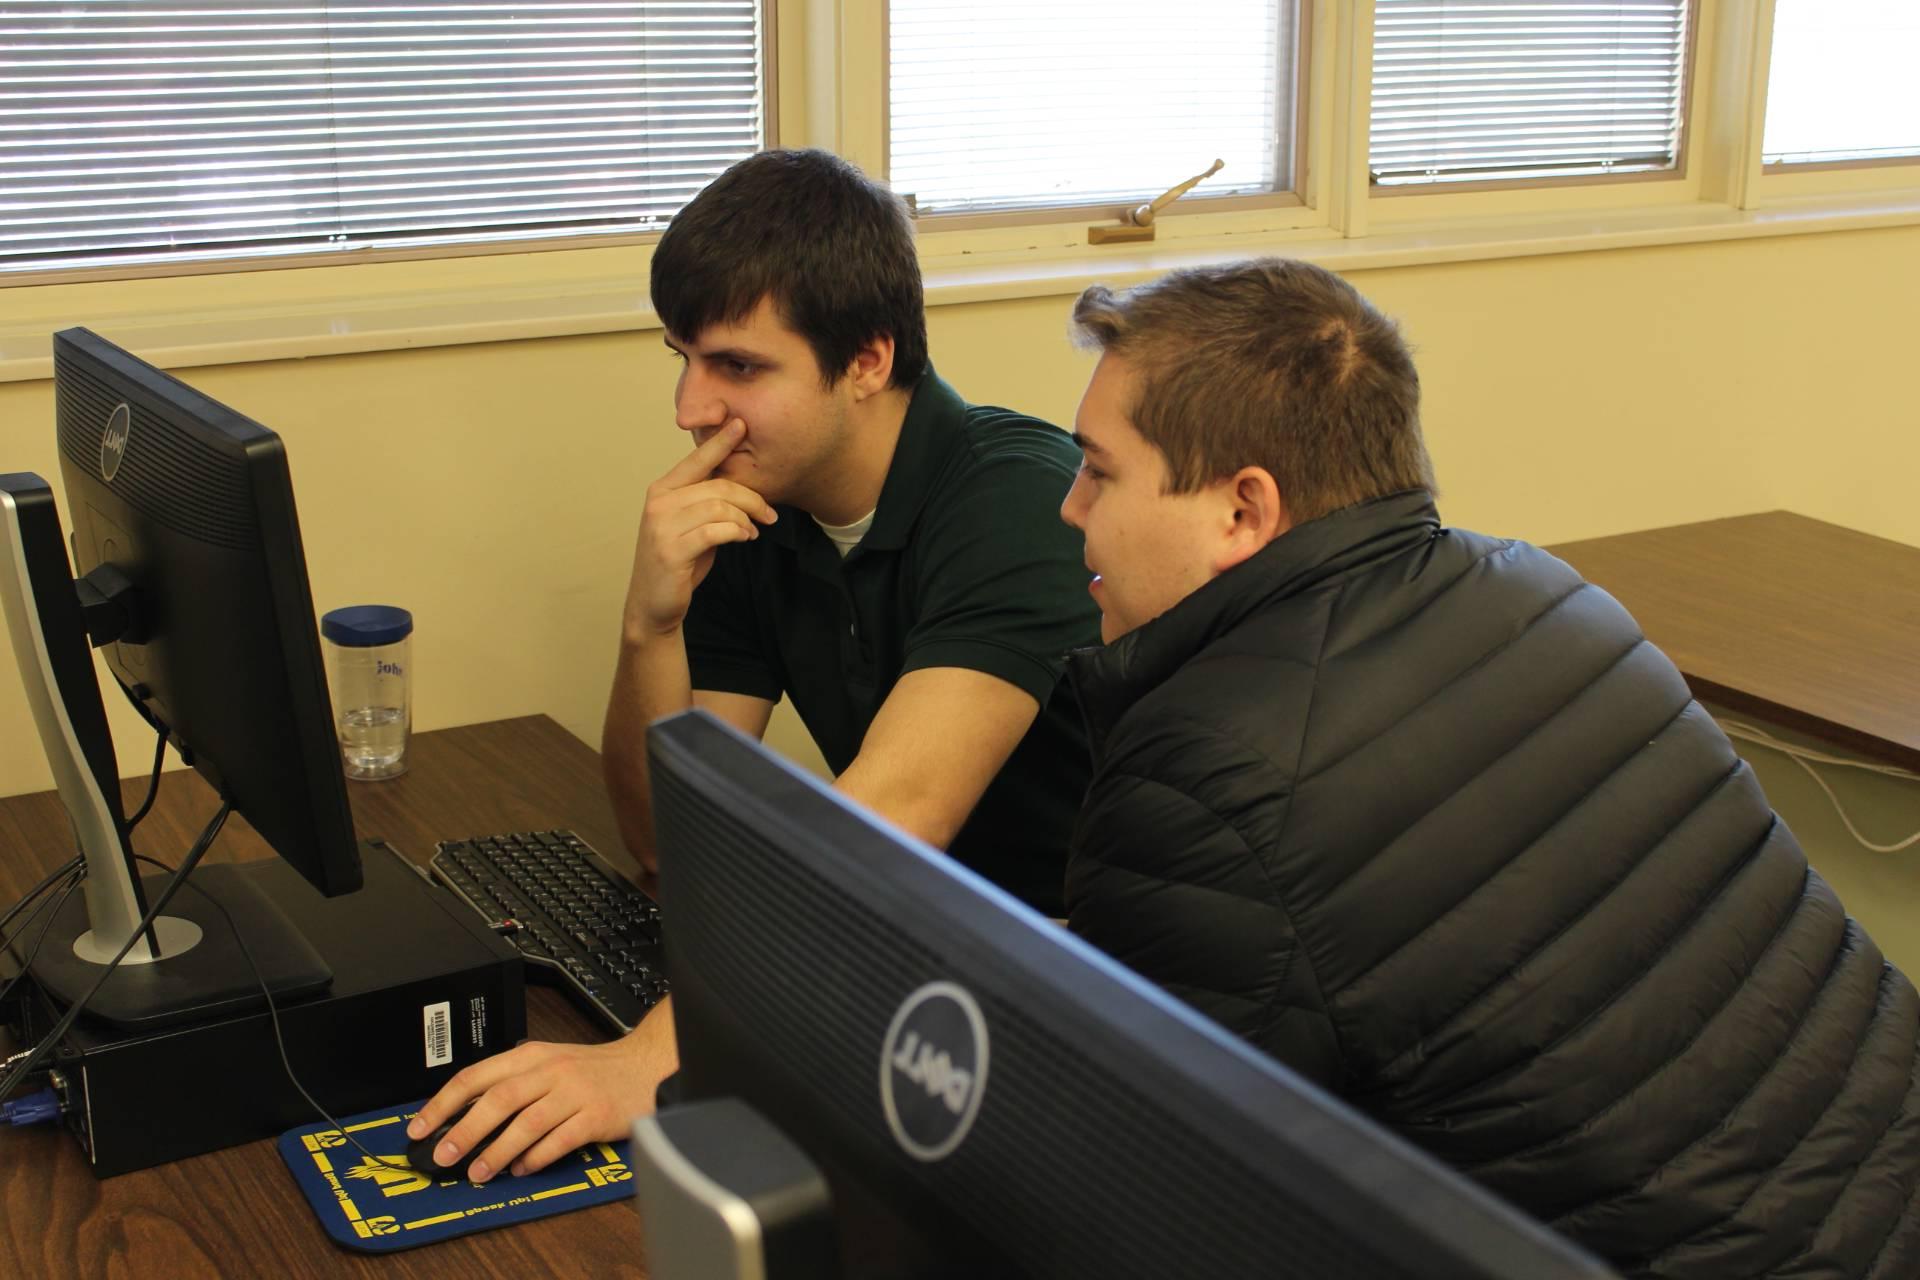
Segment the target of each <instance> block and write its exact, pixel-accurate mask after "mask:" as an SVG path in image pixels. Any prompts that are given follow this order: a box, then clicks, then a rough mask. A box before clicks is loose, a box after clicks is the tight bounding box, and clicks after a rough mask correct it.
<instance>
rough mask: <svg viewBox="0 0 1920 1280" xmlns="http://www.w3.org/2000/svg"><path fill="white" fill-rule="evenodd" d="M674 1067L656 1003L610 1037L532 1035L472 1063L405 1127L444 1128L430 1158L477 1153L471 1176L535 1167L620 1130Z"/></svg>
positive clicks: (421, 1134)
mask: <svg viewBox="0 0 1920 1280" xmlns="http://www.w3.org/2000/svg"><path fill="white" fill-rule="evenodd" d="M678 1066H679V1055H678V1053H677V1050H676V1046H675V1044H674V1038H673V1014H672V1011H671V1008H670V1001H666V1000H663V1001H661V1002H660V1003H659V1004H657V1005H655V1006H654V1007H653V1008H652V1009H651V1010H650V1011H648V1013H647V1016H646V1017H645V1018H643V1019H641V1022H640V1025H639V1026H637V1027H635V1028H634V1029H633V1031H632V1032H631V1033H629V1034H628V1035H627V1036H625V1037H623V1038H622V1039H619V1040H615V1041H613V1042H612V1043H610V1044H546V1043H542V1042H539V1041H531V1040H530V1041H528V1042H527V1043H525V1044H523V1045H521V1046H519V1047H518V1048H515V1049H509V1050H508V1051H507V1052H505V1053H502V1054H497V1055H495V1056H494V1057H491V1058H486V1059H483V1060H482V1061H480V1062H476V1063H474V1064H473V1065H472V1066H470V1067H467V1068H465V1069H464V1070H462V1071H460V1072H459V1073H458V1074H456V1075H455V1076H454V1077H453V1078H452V1079H451V1080H449V1081H447V1083H446V1085H445V1087H443V1088H442V1089H441V1090H440V1092H439V1093H437V1094H435V1095H434V1096H433V1097H431V1098H429V1099H428V1100H427V1102H426V1104H425V1105H424V1106H422V1107H421V1108H420V1113H419V1114H418V1115H416V1116H415V1117H414V1118H413V1120H412V1121H411V1122H410V1123H409V1124H408V1125H407V1137H408V1139H409V1140H415V1141H418V1140H423V1139H425V1138H427V1137H428V1136H429V1135H434V1134H435V1131H436V1130H438V1129H440V1128H441V1127H442V1126H443V1125H446V1126H450V1127H448V1128H447V1130H446V1136H445V1137H444V1138H440V1139H439V1141H440V1142H442V1143H443V1144H450V1145H451V1148H452V1149H451V1150H448V1151H445V1152H444V1154H441V1153H436V1156H438V1157H439V1158H438V1159H435V1157H434V1156H430V1157H429V1159H430V1160H434V1163H436V1164H439V1165H440V1166H441V1167H443V1168H450V1167H451V1166H453V1165H455V1164H458V1163H459V1161H460V1159H461V1157H463V1156H465V1155H467V1154H468V1153H469V1152H473V1153H477V1154H476V1155H475V1156H474V1158H473V1159H471V1160H470V1161H469V1162H468V1164H467V1178H468V1180H469V1181H471V1182H485V1181H487V1179H489V1178H491V1177H492V1176H493V1175H494V1174H495V1173H497V1172H498V1171H499V1170H501V1169H505V1168H508V1167H511V1168H512V1171H513V1172H514V1173H516V1174H524V1173H537V1172H539V1171H540V1170H541V1169H544V1168H546V1167H547V1166H548V1165H550V1164H552V1163H553V1162H554V1161H555V1160H558V1159H560V1158H561V1157H562V1156H564V1155H566V1154H567V1153H568V1152H570V1151H574V1150H577V1149H578V1148H580V1147H583V1146H586V1145H587V1144H588V1143H590V1142H613V1141H617V1140H618V1139H620V1138H624V1137H626V1136H628V1134H629V1133H630V1132H631V1131H632V1128H633V1122H634V1120H635V1118H636V1117H639V1116H643V1115H646V1114H648V1113H649V1112H651V1111H652V1110H653V1097H654V1090H655V1089H657V1088H658V1087H659V1084H660V1082H661V1081H662V1080H664V1079H666V1078H667V1077H668V1076H669V1075H672V1074H673V1072H674V1070H675V1068H676V1067H678ZM502 1125H505V1128H504V1129H503V1128H501V1126H502ZM415 1167H416V1168H419V1167H423V1166H420V1165H416V1166H415ZM424 1167H427V1168H432V1167H433V1166H432V1165H427V1166H424Z"/></svg>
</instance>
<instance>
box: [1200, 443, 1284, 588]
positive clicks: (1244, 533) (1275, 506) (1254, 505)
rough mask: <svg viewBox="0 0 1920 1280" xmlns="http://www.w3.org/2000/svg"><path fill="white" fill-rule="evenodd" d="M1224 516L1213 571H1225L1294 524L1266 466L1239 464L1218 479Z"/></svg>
mask: <svg viewBox="0 0 1920 1280" xmlns="http://www.w3.org/2000/svg"><path fill="white" fill-rule="evenodd" d="M1220 496H1221V498H1222V500H1223V502H1224V504H1225V509H1224V512H1223V514H1224V515H1225V516H1226V518H1227V522H1228V523H1227V526H1226V528H1225V530H1224V533H1225V535H1226V536H1225V538H1224V539H1223V540H1222V542H1221V544H1220V549H1219V551H1218V552H1217V553H1216V554H1215V556H1214V563H1213V571H1214V572H1215V573H1225V572H1226V571H1227V570H1228V569H1231V568H1233V566H1235V565H1237V564H1239V563H1240V562H1242V561H1243V560H1248V559H1250V558H1252V557H1253V555H1254V554H1255V553H1257V552H1258V551H1259V550H1260V549H1261V548H1263V547H1265V546H1266V545H1267V544H1268V543H1269V542H1272V541H1273V540H1274V539H1275V538H1277V537H1279V536H1280V535H1281V534H1283V533H1285V532H1286V531H1287V530H1289V529H1291V528H1292V527H1293V520H1292V519H1291V518H1290V517H1289V516H1288V515H1287V504H1286V502H1285V500H1284V499H1282V498H1281V496H1280V486H1279V485H1278V484H1276V483H1275V482H1274V479H1273V473H1272V472H1270V471H1268V470H1267V469H1266V468H1265V467H1242V468H1240V470H1238V471H1236V472H1234V473H1233V474H1232V475H1231V476H1228V477H1227V478H1226V479H1225V480H1222V481H1220Z"/></svg>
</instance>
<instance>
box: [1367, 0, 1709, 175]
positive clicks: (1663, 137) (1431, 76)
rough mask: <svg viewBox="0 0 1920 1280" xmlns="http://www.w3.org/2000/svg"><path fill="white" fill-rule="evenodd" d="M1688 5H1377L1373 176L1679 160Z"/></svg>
mask: <svg viewBox="0 0 1920 1280" xmlns="http://www.w3.org/2000/svg"><path fill="white" fill-rule="evenodd" d="M1687 20H1688V2H1687V0H1617V2H1616V3H1581V2H1580V0H1378V3H1377V5H1376V7H1375V10H1374V31H1373V127H1372V133H1371V138H1370V146H1369V157H1370V169H1371V180H1372V182H1373V183H1374V184H1375V185H1377V186H1381V187H1394V186H1412V185H1421V184H1431V183H1440V182H1447V183H1454V182H1479V181H1488V180H1493V179H1522V180H1527V181H1537V180H1539V179H1543V178H1564V177H1594V176H1598V175H1605V174H1616V173H1631V172H1635V171H1648V170H1660V169H1673V168H1675V167H1676V166H1677V165H1678V163H1679V157H1680V134H1681V128H1680V126H1681V106H1682V103H1683V101H1684V93H1683V89H1684V86H1685V81H1686V70H1687Z"/></svg>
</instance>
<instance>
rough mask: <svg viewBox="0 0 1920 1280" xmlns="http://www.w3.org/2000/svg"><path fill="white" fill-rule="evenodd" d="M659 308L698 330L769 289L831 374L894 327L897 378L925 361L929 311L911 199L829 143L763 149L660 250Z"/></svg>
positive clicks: (720, 181)
mask: <svg viewBox="0 0 1920 1280" xmlns="http://www.w3.org/2000/svg"><path fill="white" fill-rule="evenodd" d="M650 287H651V291H652V294H653V309H654V311H655V312H657V313H658V314H659V316H660V320H661V323H662V324H664V325H666V327H667V332H668V333H671V334H674V335H677V336H679V337H682V338H687V339H693V338H697V337H698V336H699V335H700V334H701V333H702V332H703V331H704V330H705V329H707V327H708V326H710V325H714V324H736V323H738V322H739V321H741V320H744V319H745V318H746V317H747V316H748V315H750V314H752V312H753V309H754V308H755V307H757V306H759V305H760V301H761V299H763V298H767V299H771V300H772V302H773V305H774V306H775V307H776V308H777V309H778V310H779V313H780V315H781V318H782V319H783V320H785V322H786V323H787V325H788V326H789V327H790V328H792V329H793V330H794V332H796V333H798V334H799V335H800V336H801V337H803V338H805V339H806V340H807V345H808V346H810V347H811V348H812V349H813V357H814V360H815V361H816V362H817V363H818V364H819V366H820V377H821V380H822V381H823V382H824V383H825V384H826V385H827V386H832V385H833V384H834V383H835V382H837V381H839V380H840V378H841V376H842V375H844V374H845V373H846V371H847V366H848V365H850V364H852V363H853V358H854V355H855V354H856V353H857V352H858V351H859V350H860V347H861V346H862V345H863V344H864V343H866V342H868V341H870V340H871V339H873V338H876V337H879V336H881V335H883V334H885V335H890V336H891V337H892V338H893V377H892V382H891V385H893V386H896V387H910V386H912V385H913V384H914V383H915V382H917V381H918V380H919V378H920V375H921V374H922V373H923V372H925V370H926V367H927V317H926V311H925V306H924V303H923V300H922V296H921V288H920V261H919V259H918V258H917V257H916V256H915V254H914V248H913V222H912V220H911V219H910V218H909V217H908V214H907V208H906V205H905V204H904V203H903V202H902V201H901V200H900V198H899V197H897V196H895V195H894V194H893V193H892V192H891V191H889V190H887V189H886V188H885V187H884V186H881V185H880V184H879V183H877V182H874V181H872V180H870V179H869V178H868V177H867V176H866V175H865V174H863V173H861V172H860V170H858V169H856V168H855V167H854V166H852V165H850V164H848V163H847V162H846V161H845V160H842V159H841V158H840V157H838V156H836V155H833V154H831V153H829V152H826V151H762V152H760V153H759V154H757V155H753V156H749V157H748V158H747V159H745V160H742V161H740V162H739V163H738V164H736V165H734V166H733V167H732V168H730V169H728V170H727V171H726V172H725V173H723V174H721V175H720V176H719V177H718V178H715V179H714V180H713V182H712V183H711V184H709V185H708V186H707V188H706V189H705V190H703V191H702V192H701V193H700V194H699V195H697V196H695V197H694V198H693V199H692V201H690V202H689V203H688V204H687V206H686V208H684V209H682V210H681V211H680V212H679V214H678V215H676V216H675V217H674V219H673V221H672V222H671V223H670V224H669V225H668V227H667V231H666V234H665V235H663V236H661V237H660V244H659V246H658V247H657V248H655V250H654V253H653V277H652V281H651V286H650Z"/></svg>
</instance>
